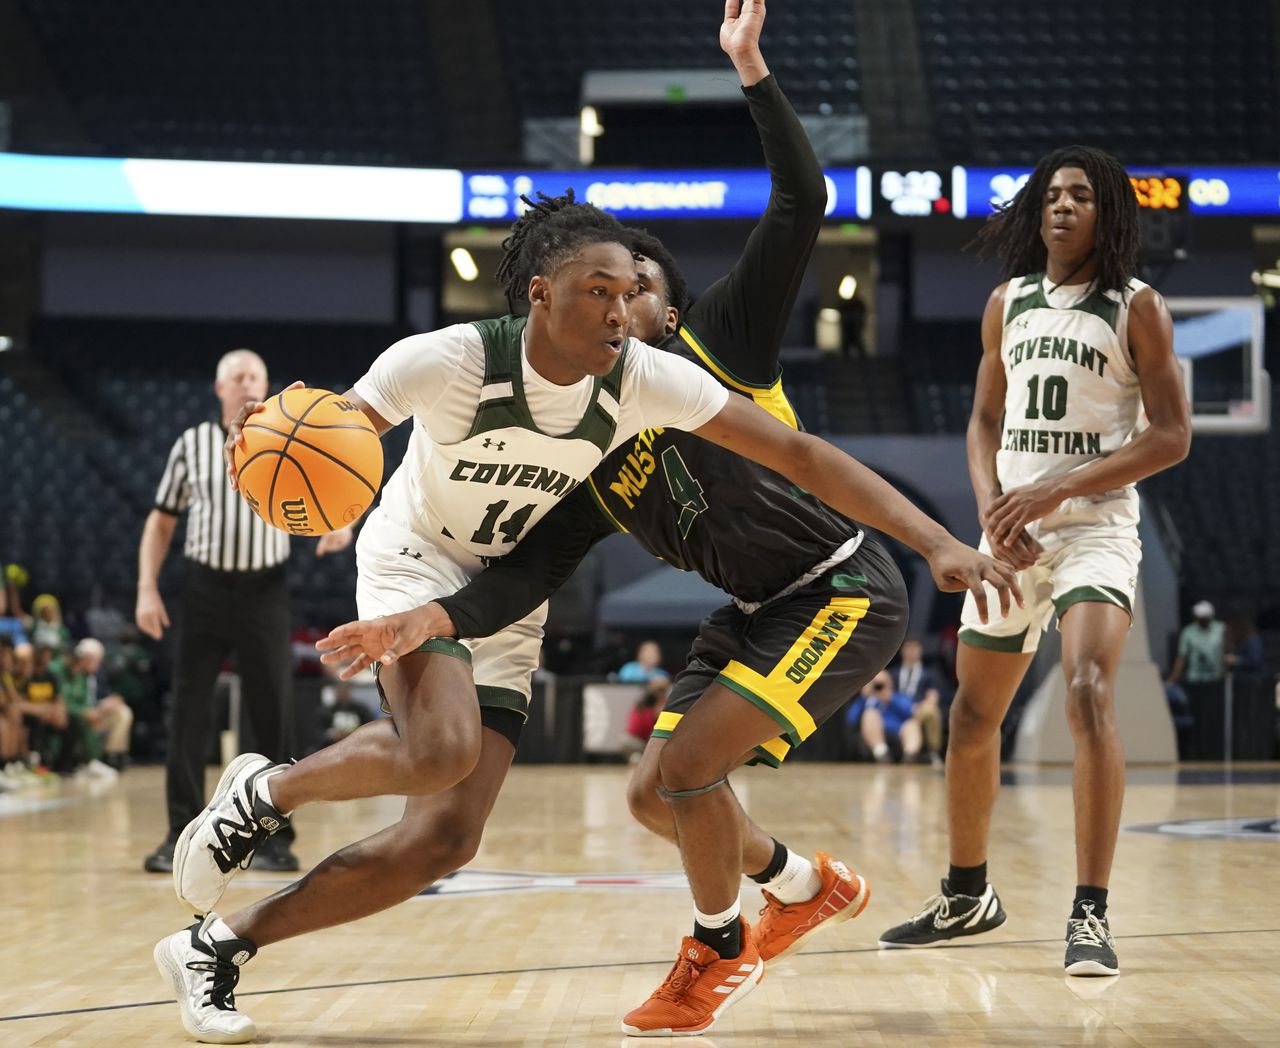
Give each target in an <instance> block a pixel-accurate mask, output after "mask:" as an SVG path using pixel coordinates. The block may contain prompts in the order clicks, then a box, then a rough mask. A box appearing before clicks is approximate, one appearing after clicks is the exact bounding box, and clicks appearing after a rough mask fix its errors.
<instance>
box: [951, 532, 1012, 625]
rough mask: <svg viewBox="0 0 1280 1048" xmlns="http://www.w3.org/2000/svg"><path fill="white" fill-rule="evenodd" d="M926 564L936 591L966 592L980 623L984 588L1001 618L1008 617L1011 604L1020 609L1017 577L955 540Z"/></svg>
mask: <svg viewBox="0 0 1280 1048" xmlns="http://www.w3.org/2000/svg"><path fill="white" fill-rule="evenodd" d="M928 561H929V571H930V572H932V573H933V581H934V583H935V584H936V585H937V587H938V589H940V590H942V591H943V592H944V593H959V592H960V591H961V590H966V589H967V590H968V591H969V592H970V593H972V594H973V599H974V600H975V601H977V603H978V617H979V618H981V619H982V621H983V622H986V621H987V592H986V585H989V586H991V587H992V588H993V589H994V590H995V591H996V595H997V596H998V597H999V599H1000V614H1001V615H1008V614H1009V608H1010V607H1011V606H1012V604H1013V601H1017V602H1018V607H1022V606H1023V604H1022V590H1021V588H1020V587H1019V586H1018V573H1017V572H1016V571H1014V570H1013V568H1011V567H1010V566H1009V565H1008V564H1001V563H1000V562H999V561H998V560H992V559H991V558H990V557H988V556H986V555H985V554H982V553H979V552H978V551H977V550H976V549H971V548H970V547H968V546H966V545H965V544H964V543H963V542H960V541H959V540H957V539H949V541H948V542H947V543H946V544H944V545H943V546H942V547H941V548H940V549H939V550H937V551H936V552H934V553H933V554H931V555H930V556H929V557H928ZM984 583H985V585H984Z"/></svg>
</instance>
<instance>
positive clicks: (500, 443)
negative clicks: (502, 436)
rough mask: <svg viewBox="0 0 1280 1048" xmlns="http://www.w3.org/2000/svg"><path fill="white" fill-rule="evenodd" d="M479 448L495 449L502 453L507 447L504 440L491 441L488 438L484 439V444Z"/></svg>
mask: <svg viewBox="0 0 1280 1048" xmlns="http://www.w3.org/2000/svg"><path fill="white" fill-rule="evenodd" d="M480 446H481V447H482V448H497V449H498V450H499V451H502V450H503V449H504V448H505V447H506V446H507V442H506V441H505V440H493V439H491V438H490V437H485V438H484V443H483V444H481V445H480Z"/></svg>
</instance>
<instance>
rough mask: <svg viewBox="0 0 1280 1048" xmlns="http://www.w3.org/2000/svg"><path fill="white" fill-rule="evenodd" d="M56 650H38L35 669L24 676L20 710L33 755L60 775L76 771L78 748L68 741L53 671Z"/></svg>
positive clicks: (34, 661) (34, 664)
mask: <svg viewBox="0 0 1280 1048" xmlns="http://www.w3.org/2000/svg"><path fill="white" fill-rule="evenodd" d="M53 656H54V652H53V649H52V648H46V647H38V648H35V649H34V656H33V661H32V665H31V669H30V670H29V671H27V672H26V673H24V677H23V691H22V701H21V705H20V708H21V710H22V721H23V725H24V726H25V727H26V729H27V738H28V740H29V742H30V746H31V752H32V753H35V754H37V759H38V763H39V764H41V765H43V766H44V767H46V768H50V769H52V770H53V771H55V772H58V773H59V774H62V773H69V772H71V771H73V770H74V769H75V763H74V761H75V752H74V747H73V746H72V745H69V743H70V742H71V741H72V740H70V739H68V738H66V735H67V728H68V726H69V721H68V717H67V707H66V703H64V702H63V701H62V692H61V691H60V690H59V685H58V678H57V677H56V676H55V675H54V673H53V672H52V671H51V670H50V668H49V667H50V664H51V663H52V662H53Z"/></svg>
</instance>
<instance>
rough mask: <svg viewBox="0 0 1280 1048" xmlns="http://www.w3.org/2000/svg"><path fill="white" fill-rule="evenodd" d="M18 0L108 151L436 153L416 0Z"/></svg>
mask: <svg viewBox="0 0 1280 1048" xmlns="http://www.w3.org/2000/svg"><path fill="white" fill-rule="evenodd" d="M20 7H21V9H22V11H23V13H24V14H25V15H26V17H27V19H28V20H29V22H30V23H31V25H32V26H33V28H34V29H35V31H36V33H37V35H38V36H39V37H40V38H41V40H42V41H43V42H44V43H45V45H46V47H45V51H46V57H47V60H48V61H49V63H50V64H51V66H52V67H53V69H54V71H55V73H56V75H57V77H58V79H59V81H60V83H61V84H62V85H63V87H64V89H65V90H66V91H67V93H68V95H69V97H70V100H71V102H72V104H73V105H74V106H75V107H76V110H77V113H78V115H79V117H80V119H81V120H82V121H83V123H84V125H85V128H86V130H87V132H88V134H89V137H90V138H92V139H93V140H94V141H96V142H97V143H98V145H99V146H100V148H101V149H102V151H103V152H104V153H105V154H107V155H123V156H164V157H178V158H192V159H201V160H263V161H293V162H308V163H335V162H336V163H348V164H379V165H382V164H390V165H413V164H423V165H426V164H430V163H431V162H432V160H433V156H432V150H433V147H434V145H435V144H436V134H435V131H434V129H433V128H434V125H435V121H434V120H433V118H432V97H433V92H432V89H431V81H430V71H429V69H428V64H427V62H426V61H425V58H424V55H425V53H426V41H427V29H426V17H427V16H426V13H425V11H424V10H423V7H424V5H423V4H422V3H421V2H420V0H379V3H378V4H377V5H376V8H377V10H376V17H374V16H373V15H374V12H373V11H372V10H370V9H367V8H366V7H365V6H364V5H360V4H345V3H314V2H310V0H277V2H275V3H271V4H255V3H249V2H247V0H230V2H228V3H222V4H217V5H213V6H204V7H189V6H184V5H167V4H159V5H157V4H151V3H146V2H145V0H116V2H115V3H111V4H83V3H79V2H78V0H20ZM246 27H252V31H251V32H247V31H246ZM304 36H305V40H306V44H305V46H302V45H301V44H300V42H299V41H300V40H302V39H303V38H304Z"/></svg>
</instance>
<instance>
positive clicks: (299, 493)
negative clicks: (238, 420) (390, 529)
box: [235, 389, 382, 535]
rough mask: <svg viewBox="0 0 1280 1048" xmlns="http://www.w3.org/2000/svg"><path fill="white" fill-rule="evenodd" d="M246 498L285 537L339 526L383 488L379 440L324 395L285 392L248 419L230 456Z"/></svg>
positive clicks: (361, 416) (337, 399) (363, 419)
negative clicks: (239, 445) (233, 455)
mask: <svg viewBox="0 0 1280 1048" xmlns="http://www.w3.org/2000/svg"><path fill="white" fill-rule="evenodd" d="M235 462H236V475H237V477H238V478H239V484H240V492H241V494H243V495H244V497H245V500H246V501H247V502H248V503H249V505H250V506H252V507H253V511H254V512H255V513H257V514H258V516H260V517H261V518H262V519H263V520H265V521H266V522H267V523H268V524H270V525H271V526H272V527H275V528H279V529H280V530H281V531H287V532H289V534H291V535H324V534H326V533H328V532H330V531H336V530H337V529H338V528H344V527H346V526H347V525H348V524H350V523H352V522H353V521H355V520H356V519H358V518H359V517H360V515H361V514H362V513H364V511H365V510H366V509H368V508H369V506H370V505H371V504H372V502H373V497H374V496H375V495H376V494H377V493H378V488H379V487H380V486H381V484H382V441H381V440H379V439H378V434H377V433H376V432H375V431H374V428H373V424H372V423H371V422H370V421H369V417H368V416H367V415H366V414H365V413H364V412H363V411H361V410H360V408H358V407H357V406H356V405H355V404H353V403H351V401H349V400H347V399H346V398H345V397H342V396H340V395H339V394H337V393H330V392H329V391H328V390H324V389H290V390H286V391H285V392H283V393H280V394H278V395H276V396H274V397H272V398H271V399H270V400H268V401H267V402H266V405H265V407H264V408H263V409H262V410H261V411H258V412H255V413H254V414H253V415H250V416H249V419H248V421H247V422H246V423H245V426H244V445H243V447H237V448H236V450H235Z"/></svg>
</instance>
